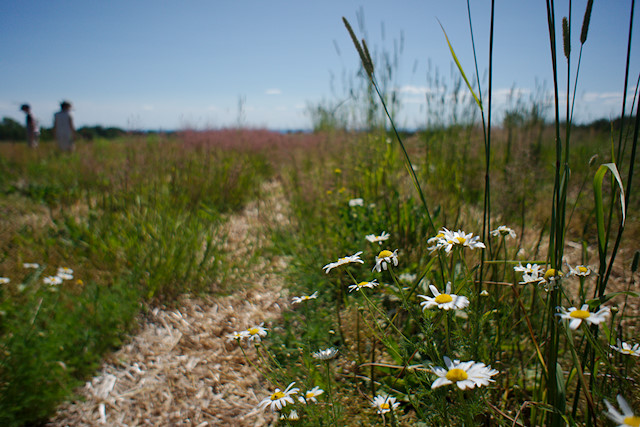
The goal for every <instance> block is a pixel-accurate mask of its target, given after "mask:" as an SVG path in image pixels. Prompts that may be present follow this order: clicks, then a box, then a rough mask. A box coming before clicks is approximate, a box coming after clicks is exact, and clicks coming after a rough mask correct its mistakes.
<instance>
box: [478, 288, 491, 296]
mask: <svg viewBox="0 0 640 427" xmlns="http://www.w3.org/2000/svg"><path fill="white" fill-rule="evenodd" d="M480 296H481V297H488V296H489V291H487V290H486V289H483V290H482V292H480Z"/></svg>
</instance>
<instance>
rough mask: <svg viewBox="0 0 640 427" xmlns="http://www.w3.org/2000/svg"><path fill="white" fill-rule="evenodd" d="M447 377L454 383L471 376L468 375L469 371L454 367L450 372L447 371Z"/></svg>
mask: <svg viewBox="0 0 640 427" xmlns="http://www.w3.org/2000/svg"><path fill="white" fill-rule="evenodd" d="M446 377H447V379H448V380H449V381H453V382H454V383H457V382H458V381H464V380H466V379H467V378H469V375H467V373H466V372H465V371H463V370H462V369H459V368H453V369H449V372H447V375H446Z"/></svg>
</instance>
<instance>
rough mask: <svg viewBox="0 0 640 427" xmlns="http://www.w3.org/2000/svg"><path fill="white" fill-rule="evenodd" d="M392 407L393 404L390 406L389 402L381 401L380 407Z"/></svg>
mask: <svg viewBox="0 0 640 427" xmlns="http://www.w3.org/2000/svg"><path fill="white" fill-rule="evenodd" d="M389 408H391V406H389V404H388V403H387V402H384V403H381V404H380V409H389Z"/></svg>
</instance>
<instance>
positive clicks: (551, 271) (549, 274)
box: [544, 268, 562, 280]
mask: <svg viewBox="0 0 640 427" xmlns="http://www.w3.org/2000/svg"><path fill="white" fill-rule="evenodd" d="M556 276H558V277H560V276H562V272H561V271H556V269H555V268H550V269H548V270H547V272H546V273H544V280H549V279H551V278H553V277H556Z"/></svg>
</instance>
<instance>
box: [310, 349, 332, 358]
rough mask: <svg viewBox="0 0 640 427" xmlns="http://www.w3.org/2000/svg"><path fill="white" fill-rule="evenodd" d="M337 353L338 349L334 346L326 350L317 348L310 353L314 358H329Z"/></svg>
mask: <svg viewBox="0 0 640 427" xmlns="http://www.w3.org/2000/svg"><path fill="white" fill-rule="evenodd" d="M337 355H338V349H337V348H335V347H331V348H328V349H326V350H318V351H316V352H315V353H313V354H312V356H313V358H314V359H318V360H330V359H333V358H334V357H336V356H337Z"/></svg>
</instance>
